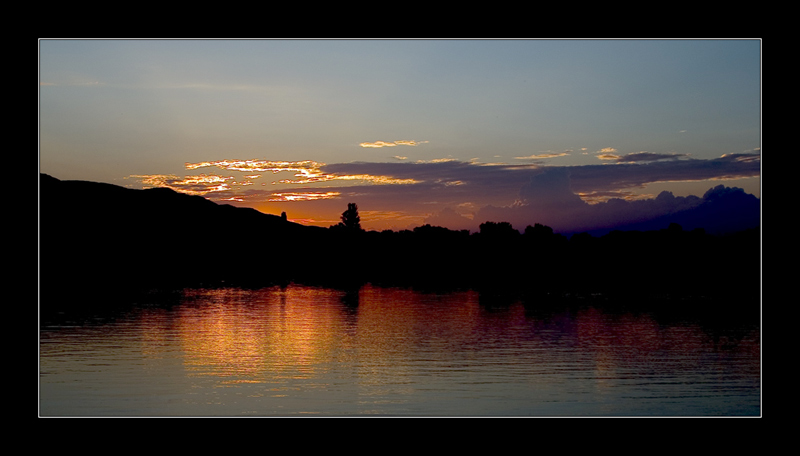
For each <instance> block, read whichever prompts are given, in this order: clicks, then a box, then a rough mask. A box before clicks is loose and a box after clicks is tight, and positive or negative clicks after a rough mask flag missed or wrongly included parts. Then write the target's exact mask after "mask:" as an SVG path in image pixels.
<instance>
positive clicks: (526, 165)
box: [39, 39, 761, 230]
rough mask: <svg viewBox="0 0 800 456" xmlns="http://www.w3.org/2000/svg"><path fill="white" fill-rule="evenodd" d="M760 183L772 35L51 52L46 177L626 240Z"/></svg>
mask: <svg viewBox="0 0 800 456" xmlns="http://www.w3.org/2000/svg"><path fill="white" fill-rule="evenodd" d="M760 169H761V41H760V40H758V39H726V40H536V39H529V40H57V39H52V40H51V39H42V40H40V41H39V170H40V172H43V173H47V174H50V175H52V176H54V177H56V178H59V179H62V180H70V179H79V180H90V181H97V182H107V183H112V184H117V185H122V186H126V187H130V188H148V187H154V186H165V187H170V188H173V189H175V190H177V191H181V192H186V193H191V194H198V195H203V196H205V197H206V198H209V199H211V200H213V201H216V202H221V203H223V202H224V203H228V204H233V205H237V206H248V207H254V208H256V209H258V210H261V211H262V212H266V213H271V214H280V213H281V212H282V211H286V213H287V215H288V217H289V219H290V220H294V221H297V222H300V223H304V224H315V225H321V226H329V225H332V224H335V223H336V222H338V221H339V215H340V214H341V213H342V211H344V210H345V209H346V208H347V203H349V202H354V203H357V204H358V205H359V209H360V214H361V219H362V225H363V226H364V227H365V228H367V229H387V228H388V229H405V228H410V227H414V226H418V225H421V224H423V223H432V224H436V225H441V226H448V227H450V228H453V229H464V228H468V229H473V230H474V229H477V226H478V224H479V223H481V222H484V221H487V220H494V221H510V222H512V224H513V225H514V227H515V228H518V229H523V228H524V227H525V225H527V224H530V225H532V224H534V223H544V224H548V225H550V226H553V227H554V228H556V229H557V230H579V229H588V228H591V227H592V226H593V225H597V224H605V225H607V226H613V225H614V224H617V223H622V222H626V221H635V220H638V219H641V218H642V217H650V216H654V215H658V214H661V213H665V212H669V211H674V210H677V209H678V208H681V207H684V206H691V205H693V204H696V201H697V198H692V196H696V197H702V196H703V195H704V193H705V192H706V191H708V190H709V189H710V188H712V187H716V186H718V185H724V186H726V187H738V188H742V189H744V191H745V192H747V193H751V194H753V195H756V196H758V197H760V185H761V184H760ZM662 191H669V192H671V194H666V195H662V196H660V197H659V194H660V193H661V192H662ZM657 197H658V198H657Z"/></svg>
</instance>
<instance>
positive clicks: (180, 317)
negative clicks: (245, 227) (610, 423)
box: [40, 286, 760, 415]
mask: <svg viewBox="0 0 800 456" xmlns="http://www.w3.org/2000/svg"><path fill="white" fill-rule="evenodd" d="M543 309H544V307H540V306H537V305H536V303H535V302H527V303H523V302H519V301H511V302H504V303H502V304H501V305H487V301H486V300H485V299H481V298H480V296H479V295H478V294H477V293H474V292H460V293H449V294H425V293H419V292H415V291H412V290H403V289H386V288H378V287H370V286H367V287H363V288H361V289H360V290H351V291H349V292H348V291H339V290H331V289H323V288H313V287H301V286H288V287H284V288H278V287H276V288H268V289H263V290H242V289H213V290H209V289H201V290H184V291H183V295H182V296H181V299H180V303H179V304H178V305H175V306H169V307H158V306H147V307H142V308H140V309H136V310H134V311H131V312H130V313H128V314H126V315H125V316H123V317H120V318H119V319H117V320H116V321H115V322H114V323H109V324H106V325H101V326H97V327H92V328H87V327H75V328H63V327H62V328H43V330H42V338H41V342H42V343H41V349H40V371H41V375H40V385H41V387H40V398H41V408H42V413H43V414H56V415H60V414H65V415H72V414H89V415H93V414H114V415H129V414H145V415H242V414H256V415H294V414H323V415H351V414H371V413H374V414H388V415H395V414H396V415H615V414H622V415H707V414H712V415H714V414H734V415H736V414H749V415H754V414H756V415H757V414H758V413H759V410H760V408H759V396H760V390H759V387H760V384H759V380H760V379H759V377H760V375H759V372H760V371H759V369H760V347H759V334H758V330H757V328H753V329H750V330H748V331H746V332H741V331H739V332H730V333H727V335H726V334H723V335H721V336H720V335H719V334H717V335H711V334H709V332H708V331H707V330H706V329H705V328H703V327H702V326H700V325H699V324H696V323H691V322H683V323H681V324H669V325H665V324H662V323H659V321H658V320H657V319H656V317H655V316H654V315H652V314H650V313H646V312H639V313H634V312H609V311H607V310H602V309H600V308H598V307H593V306H579V307H574V306H569V307H561V308H558V307H548V308H547V309H546V310H544V311H543ZM86 385H91V387H90V388H86V387H85V386H86ZM121 385H124V388H123V389H124V390H125V391H126V395H127V396H126V395H123V396H120V395H119V391H120V388H122V386H121ZM162 395H167V397H168V398H170V400H168V401H164V400H159V399H158V398H161V397H162ZM121 397H124V400H122V399H121ZM78 403H80V406H79V407H78V406H76V405H75V404H78Z"/></svg>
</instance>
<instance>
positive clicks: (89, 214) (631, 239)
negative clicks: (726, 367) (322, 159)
mask: <svg viewBox="0 0 800 456" xmlns="http://www.w3.org/2000/svg"><path fill="white" fill-rule="evenodd" d="M343 206H344V204H343ZM343 209H344V207H343ZM39 210H40V218H39V223H40V227H39V229H40V231H39V236H40V238H39V242H40V259H39V261H40V264H39V266H40V300H41V304H42V306H44V305H46V304H50V303H57V302H59V301H60V300H63V299H65V298H64V297H65V296H87V299H88V296H89V295H92V296H95V297H96V296H100V297H102V296H103V295H104V294H111V293H113V294H114V295H119V294H120V293H126V292H130V293H138V292H143V291H147V290H153V289H170V288H172V289H174V288H180V287H192V286H221V285H232V286H250V287H262V286H271V285H285V284H288V283H290V282H296V283H305V284H311V285H323V286H332V287H343V288H350V289H352V287H357V286H359V285H360V284H363V283H367V282H369V283H373V284H376V285H384V286H406V287H418V288H422V289H432V290H442V289H445V290H451V289H467V288H471V289H476V290H479V291H483V292H486V293H496V294H503V293H521V294H525V295H528V296H531V295H535V296H552V295H557V296H564V295H567V294H588V295H590V294H598V293H602V294H606V295H627V296H645V295H647V296H654V295H664V296H666V295H670V296H677V297H680V296H714V297H717V298H719V299H733V298H735V299H737V300H756V301H755V302H758V300H759V297H760V260H761V250H760V230H759V229H758V228H757V227H756V228H750V229H746V230H742V231H739V232H736V233H733V234H728V235H725V236H719V235H711V234H708V233H707V232H706V231H705V230H704V229H702V228H694V229H691V230H684V229H683V227H682V226H681V225H680V224H677V223H674V222H672V223H669V224H667V225H664V226H663V227H662V228H659V229H650V230H646V231H640V230H630V231H621V230H616V231H612V232H610V233H608V234H605V235H602V236H594V235H592V234H589V233H580V234H575V235H572V236H571V237H570V238H567V237H566V236H564V235H561V234H558V233H554V232H553V230H552V229H551V228H550V227H547V226H544V225H541V224H536V223H534V224H533V225H532V226H527V227H525V228H524V229H522V230H518V229H517V228H515V227H512V226H511V225H510V224H509V223H506V222H492V221H487V222H485V223H483V224H481V225H480V231H479V232H475V233H470V232H469V231H467V230H462V231H457V230H450V229H447V228H443V227H438V226H431V225H425V226H421V227H417V228H415V229H413V230H402V231H390V230H387V231H382V232H377V231H365V230H363V229H361V227H360V225H359V224H358V223H357V220H358V219H357V217H358V214H357V206H356V205H355V204H354V203H353V204H351V205H348V207H347V211H345V213H343V223H340V224H339V225H334V226H332V227H330V228H321V227H311V226H304V225H301V224H297V223H293V222H289V221H287V220H286V217H285V215H284V216H276V215H269V214H263V213H261V212H258V211H256V210H254V209H247V208H237V207H234V206H230V205H220V204H216V203H214V202H211V201H209V200H207V199H205V198H202V197H200V196H190V195H185V194H181V193H177V192H175V191H172V190H169V189H163V188H155V189H146V190H133V189H127V188H123V187H119V186H115V185H110V184H103V183H94V182H85V181H61V180H58V179H56V178H54V177H52V176H49V175H45V174H42V175H40V207H39Z"/></svg>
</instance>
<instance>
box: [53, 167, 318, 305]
mask: <svg viewBox="0 0 800 456" xmlns="http://www.w3.org/2000/svg"><path fill="white" fill-rule="evenodd" d="M39 209H40V269H41V273H40V275H41V291H42V294H43V295H46V294H47V293H48V292H52V293H53V295H54V296H58V294H59V293H60V291H66V290H72V291H76V290H81V289H84V290H87V291H92V290H94V291H98V290H114V289H119V288H122V289H125V288H131V289H133V288H138V287H167V286H173V285H174V286H180V285H198V284H213V283H220V282H222V281H227V280H231V281H234V280H235V281H238V282H247V281H258V282H262V283H266V282H268V281H269V280H271V279H272V278H274V280H275V281H276V282H278V281H284V280H291V279H293V276H292V275H293V274H294V273H295V272H296V271H293V270H292V268H293V267H294V266H296V265H295V264H293V261H292V258H293V257H292V255H295V254H296V253H297V243H298V242H300V241H301V240H302V239H303V238H305V237H309V236H312V235H313V234H312V233H314V232H319V231H325V230H324V229H322V228H318V227H308V226H303V225H299V224H296V223H292V222H288V221H285V220H282V219H281V218H280V217H278V216H274V215H268V214H263V213H261V212H258V211H256V210H254V209H247V208H236V207H233V206H230V205H218V204H216V203H214V202H211V201H209V200H207V199H205V198H202V197H200V196H191V195H185V194H181V193H177V192H174V191H172V190H169V189H164V188H155V189H147V190H133V189H127V188H123V187H119V186H115V185H110V184H103V183H95V182H84V181H61V180H58V179H56V178H53V177H51V176H48V175H44V174H43V175H41V176H40V207H39Z"/></svg>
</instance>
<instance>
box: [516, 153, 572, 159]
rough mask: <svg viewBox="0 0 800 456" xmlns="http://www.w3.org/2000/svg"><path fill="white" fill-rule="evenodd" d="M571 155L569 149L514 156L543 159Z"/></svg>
mask: <svg viewBox="0 0 800 456" xmlns="http://www.w3.org/2000/svg"><path fill="white" fill-rule="evenodd" d="M568 155H569V152H568V151H565V152H545V153H541V154H533V155H529V156H527V157H514V158H516V159H517V160H542V159H546V158H556V157H566V156H568Z"/></svg>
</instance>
